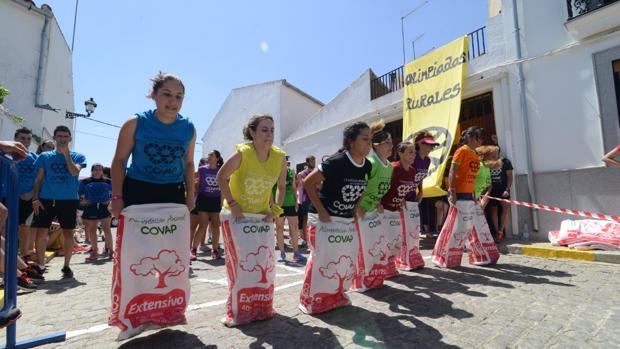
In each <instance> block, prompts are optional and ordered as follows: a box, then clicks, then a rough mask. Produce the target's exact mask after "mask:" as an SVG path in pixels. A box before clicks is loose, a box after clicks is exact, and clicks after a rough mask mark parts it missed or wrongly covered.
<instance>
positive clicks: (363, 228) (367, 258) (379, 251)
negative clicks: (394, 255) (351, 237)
mask: <svg viewBox="0 0 620 349" xmlns="http://www.w3.org/2000/svg"><path fill="white" fill-rule="evenodd" d="M382 223H383V222H382V219H381V216H380V215H379V213H378V212H377V211H372V212H368V213H366V215H365V216H364V217H363V218H359V219H358V220H357V222H356V223H355V225H356V230H357V236H358V239H359V248H358V254H357V261H358V266H359V268H358V270H359V273H358V274H357V276H356V277H355V279H354V280H353V283H352V285H351V289H352V290H354V291H357V292H364V291H367V290H368V289H370V288H379V287H381V286H383V280H385V278H386V276H387V273H388V259H389V256H390V251H389V249H388V240H387V238H386V233H385V230H384V227H383V224H382Z"/></svg>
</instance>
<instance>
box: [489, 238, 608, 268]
mask: <svg viewBox="0 0 620 349" xmlns="http://www.w3.org/2000/svg"><path fill="white" fill-rule="evenodd" d="M498 247H499V250H500V252H501V253H511V254H520V255H524V256H532V257H541V258H559V259H574V260H579V261H586V262H604V263H612V264H620V252H617V251H585V250H576V249H574V248H568V247H564V246H552V245H551V244H550V243H523V242H510V241H509V242H505V243H501V244H500V245H499V246H498Z"/></svg>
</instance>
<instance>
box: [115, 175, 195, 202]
mask: <svg viewBox="0 0 620 349" xmlns="http://www.w3.org/2000/svg"><path fill="white" fill-rule="evenodd" d="M123 201H124V203H125V207H127V206H131V205H142V204H161V203H174V204H181V205H185V183H183V182H179V183H166V184H158V183H150V182H144V181H140V180H137V179H133V178H129V177H125V182H124V183H123Z"/></svg>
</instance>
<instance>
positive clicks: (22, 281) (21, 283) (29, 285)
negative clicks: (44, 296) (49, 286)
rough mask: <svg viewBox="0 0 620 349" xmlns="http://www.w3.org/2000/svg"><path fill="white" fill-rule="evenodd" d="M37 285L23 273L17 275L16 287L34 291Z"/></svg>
mask: <svg viewBox="0 0 620 349" xmlns="http://www.w3.org/2000/svg"><path fill="white" fill-rule="evenodd" d="M37 287H38V286H37V285H36V284H35V283H34V282H32V280H30V278H29V277H28V276H26V274H25V273H22V275H20V276H18V277H17V288H19V289H20V290H24V291H34V290H36V289H37Z"/></svg>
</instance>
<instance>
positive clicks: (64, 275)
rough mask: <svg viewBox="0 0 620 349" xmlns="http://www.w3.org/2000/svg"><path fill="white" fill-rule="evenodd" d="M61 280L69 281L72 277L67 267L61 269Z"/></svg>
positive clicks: (71, 272)
mask: <svg viewBox="0 0 620 349" xmlns="http://www.w3.org/2000/svg"><path fill="white" fill-rule="evenodd" d="M61 271H62V278H63V279H70V278H72V277H73V271H72V270H71V268H69V267H62V270H61Z"/></svg>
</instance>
